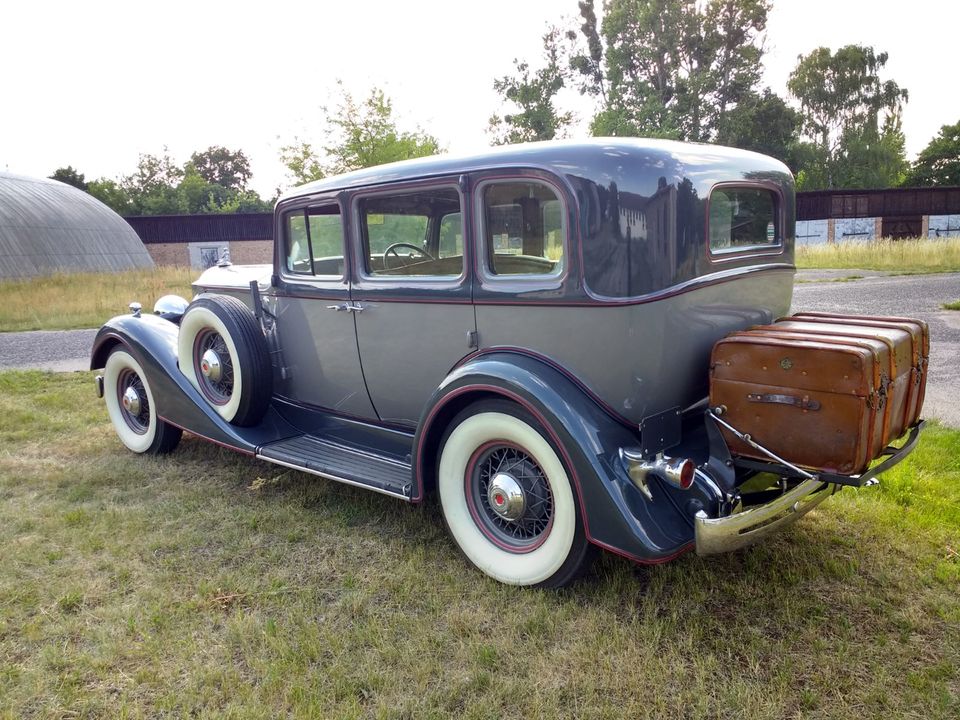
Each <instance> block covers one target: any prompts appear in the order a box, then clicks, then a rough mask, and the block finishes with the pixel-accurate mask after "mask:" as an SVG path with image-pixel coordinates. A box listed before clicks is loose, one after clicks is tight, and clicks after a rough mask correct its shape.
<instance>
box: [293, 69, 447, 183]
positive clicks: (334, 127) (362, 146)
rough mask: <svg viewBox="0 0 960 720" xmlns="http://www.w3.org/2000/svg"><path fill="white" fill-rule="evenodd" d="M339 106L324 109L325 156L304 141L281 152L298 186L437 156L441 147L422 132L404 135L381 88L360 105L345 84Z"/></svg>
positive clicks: (371, 92)
mask: <svg viewBox="0 0 960 720" xmlns="http://www.w3.org/2000/svg"><path fill="white" fill-rule="evenodd" d="M338 85H339V89H340V91H339V92H340V97H339V102H338V103H337V105H336V106H335V107H333V108H330V107H324V108H322V112H323V115H324V118H323V120H324V122H323V125H324V144H323V145H322V146H321V148H322V150H321V152H320V153H318V152H317V151H316V149H315V148H316V145H315V144H314V143H311V142H308V141H305V140H303V139H301V138H294V140H293V142H292V143H290V144H289V145H285V146H283V147H282V148H281V149H280V160H281V161H282V162H283V164H284V165H286V167H287V169H288V170H289V172H290V175H291V177H292V178H293V179H294V180H295V181H296V182H298V183H304V182H309V181H311V180H318V179H320V178H322V177H326V176H327V175H337V174H340V173H345V172H349V171H351V170H358V169H360V168H365V167H372V166H374V165H382V164H384V163H389V162H395V161H397V160H408V159H410V158H417V157H424V156H426V155H436V154H437V153H439V152H440V151H441V147H440V143H439V141H438V140H437V139H436V138H435V137H433V136H432V135H429V134H427V133H426V132H424V131H423V130H421V129H420V128H417V129H415V130H401V129H400V127H399V126H398V125H397V120H396V118H395V117H394V112H393V103H392V102H391V100H390V98H388V97H387V96H386V94H385V93H384V92H383V91H382V90H380V89H379V88H373V89H372V90H371V91H370V93H369V95H367V96H366V98H364V99H363V100H361V101H357V100H356V99H355V98H354V96H353V95H352V94H351V93H350V92H348V91H347V90H346V89H345V88H344V87H343V85H342V84H340V83H338Z"/></svg>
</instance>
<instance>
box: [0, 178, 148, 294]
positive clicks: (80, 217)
mask: <svg viewBox="0 0 960 720" xmlns="http://www.w3.org/2000/svg"><path fill="white" fill-rule="evenodd" d="M144 267H153V260H152V259H151V258H150V255H149V253H148V252H147V249H146V248H145V247H144V246H143V243H142V242H141V241H140V238H139V237H138V236H137V234H136V233H135V232H134V231H133V228H131V227H130V226H129V225H128V224H127V221H126V220H124V219H123V218H122V217H120V216H119V215H117V214H116V213H115V212H114V211H113V210H111V209H110V208H108V207H107V206H106V205H104V204H103V203H102V202H100V201H99V200H97V199H96V198H94V197H92V196H91V195H88V194H87V193H85V192H83V191H82V190H78V189H77V188H74V187H71V186H69V185H65V184H64V183H61V182H57V181H55V180H46V179H43V180H41V179H38V178H30V177H24V176H22V175H11V174H9V173H0V278H22V277H30V276H33V275H47V274H50V273H55V272H97V271H103V270H129V269H132V268H144Z"/></svg>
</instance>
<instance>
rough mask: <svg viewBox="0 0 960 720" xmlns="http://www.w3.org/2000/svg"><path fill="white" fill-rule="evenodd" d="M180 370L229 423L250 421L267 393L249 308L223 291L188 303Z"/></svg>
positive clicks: (263, 344) (262, 343)
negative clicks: (221, 293)
mask: <svg viewBox="0 0 960 720" xmlns="http://www.w3.org/2000/svg"><path fill="white" fill-rule="evenodd" d="M177 358H178V361H179V364H180V371H181V372H182V373H183V374H184V375H185V376H186V378H187V379H188V380H189V381H190V383H191V384H192V385H193V386H194V387H196V388H197V389H198V390H199V391H200V392H201V394H202V395H203V396H204V397H205V398H206V399H207V401H208V402H209V403H210V405H211V407H213V409H214V410H216V412H217V413H218V414H219V415H220V416H221V417H222V418H223V419H224V420H227V421H228V422H230V423H233V424H234V425H240V426H250V425H256V424H257V423H259V422H260V420H261V419H262V418H263V415H264V413H265V412H266V411H267V408H268V407H269V405H270V400H271V398H272V396H273V369H272V367H271V364H270V352H269V349H268V347H267V341H266V338H265V337H264V335H263V331H262V330H261V328H260V323H259V322H258V321H257V319H256V318H255V317H254V316H253V313H252V312H250V309H249V308H248V307H247V306H246V305H244V304H243V303H242V302H240V301H239V300H237V299H236V298H233V297H229V296H226V295H201V296H199V297H197V298H196V299H194V301H193V302H191V303H190V305H189V307H188V308H187V310H186V312H185V313H184V315H183V318H182V319H181V322H180V333H179V336H178V339H177Z"/></svg>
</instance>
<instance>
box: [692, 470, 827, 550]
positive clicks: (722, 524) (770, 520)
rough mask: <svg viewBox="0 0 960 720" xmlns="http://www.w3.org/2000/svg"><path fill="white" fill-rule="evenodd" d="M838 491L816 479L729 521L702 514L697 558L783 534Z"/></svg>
mask: <svg viewBox="0 0 960 720" xmlns="http://www.w3.org/2000/svg"><path fill="white" fill-rule="evenodd" d="M837 487H838V486H836V485H828V484H827V483H825V482H821V481H820V480H817V479H816V478H813V479H810V480H804V481H803V482H802V483H800V484H799V485H797V486H796V487H795V488H794V489H793V490H791V491H790V492H788V493H785V494H784V495H782V496H781V497H778V498H777V499H776V500H773V501H772V502H769V503H767V504H766V505H761V506H760V507H755V508H750V509H748V510H744V511H742V512H739V513H736V514H734V515H729V516H727V517H722V518H711V517H709V516H708V515H707V514H706V512H704V511H703V510H700V511H699V512H698V513H697V514H696V517H695V518H694V521H695V524H694V532H695V536H696V544H697V555H712V554H714V553H722V552H729V551H731V550H738V549H740V548H742V547H746V546H747V545H751V544H753V543H755V542H757V541H758V540H761V539H763V538H765V537H767V536H768V535H772V534H773V533H775V532H779V531H780V530H782V529H783V528H784V527H786V526H787V525H790V524H792V523H794V522H796V521H797V520H799V519H800V518H801V517H802V516H804V515H805V514H807V513H808V512H810V511H811V510H813V509H814V508H815V507H816V506H817V505H819V504H820V503H822V502H823V501H824V500H826V499H827V498H828V497H830V496H831V495H833V493H835V492H836V491H837ZM825 488H830V489H829V490H828V489H825Z"/></svg>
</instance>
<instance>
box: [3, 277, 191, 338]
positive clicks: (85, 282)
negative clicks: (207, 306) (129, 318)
mask: <svg viewBox="0 0 960 720" xmlns="http://www.w3.org/2000/svg"><path fill="white" fill-rule="evenodd" d="M198 274H199V272H198V271H196V270H191V269H190V268H182V267H157V268H155V269H153V270H131V271H127V272H119V273H73V274H57V275H49V276H46V277H40V278H30V279H28V280H3V281H0V332H11V331H16V330H70V329H74V328H94V327H99V326H100V325H102V324H103V322H104V321H105V320H107V319H109V318H111V317H113V316H114V315H120V314H122V313H125V312H127V305H129V304H130V303H131V302H132V301H134V300H136V301H137V302H139V303H141V304H142V305H143V307H144V309H146V311H147V312H149V311H150V310H151V309H152V308H153V304H154V303H155V302H156V301H157V298H159V297H161V296H163V295H167V294H170V293H174V294H176V295H181V296H183V297H185V298H187V299H190V297H191V296H192V294H193V293H192V291H191V290H190V283H191V282H192V281H193V280H194V279H195V278H196V277H197V275H198Z"/></svg>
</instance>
